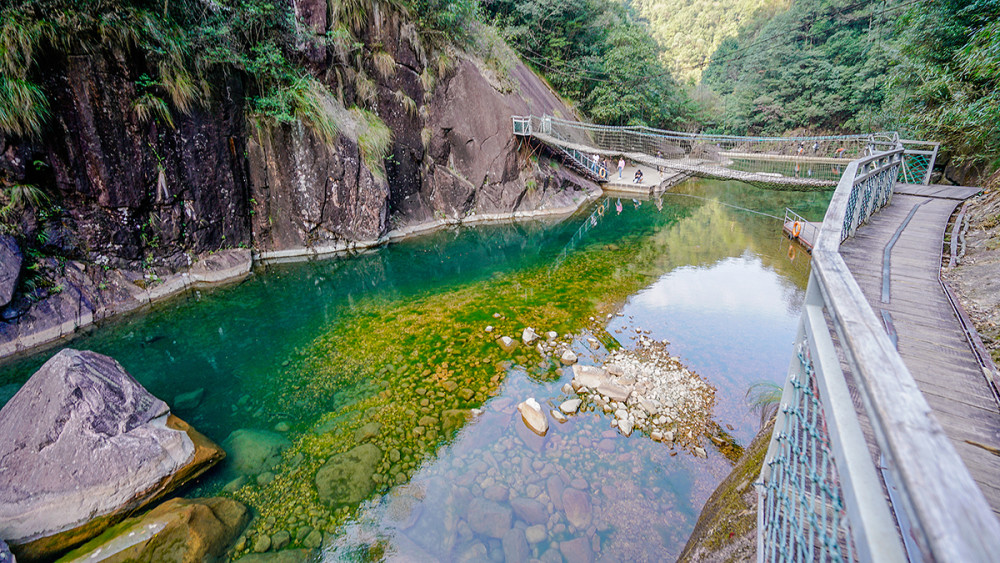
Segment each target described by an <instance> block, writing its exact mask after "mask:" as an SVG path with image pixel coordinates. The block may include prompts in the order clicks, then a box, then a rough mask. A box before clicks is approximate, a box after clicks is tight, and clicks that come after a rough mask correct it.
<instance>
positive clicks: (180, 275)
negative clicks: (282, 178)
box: [0, 189, 601, 362]
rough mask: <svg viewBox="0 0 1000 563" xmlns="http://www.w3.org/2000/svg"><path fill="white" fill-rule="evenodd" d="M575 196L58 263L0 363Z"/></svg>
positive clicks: (9, 337) (12, 331)
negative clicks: (153, 254) (387, 224)
mask: <svg viewBox="0 0 1000 563" xmlns="http://www.w3.org/2000/svg"><path fill="white" fill-rule="evenodd" d="M580 194H581V195H579V196H576V197H573V198H572V200H571V201H568V202H567V201H559V202H557V203H564V205H556V206H554V207H550V208H545V207H543V208H540V209H537V210H532V211H513V212H509V213H489V214H473V215H469V216H466V217H462V218H452V219H438V220H434V221H427V222H422V223H417V224H414V225H408V226H405V227H400V228H397V229H394V230H391V231H389V232H388V233H387V234H385V235H384V236H382V237H380V238H378V239H372V240H361V241H353V242H348V243H338V244H334V245H326V246H314V247H298V248H290V249H285V250H277V251H264V252H255V251H251V250H249V249H228V250H220V251H217V252H211V253H205V254H203V255H200V256H197V257H194V258H192V259H191V266H190V267H189V268H187V269H186V270H183V271H179V272H176V273H172V274H161V275H157V274H155V273H154V274H148V273H144V272H135V271H124V270H116V269H104V268H103V267H99V266H96V265H93V264H86V263H84V262H79V261H69V262H67V263H66V264H65V267H64V270H63V271H64V275H63V277H62V279H59V280H55V282H54V283H55V285H56V286H57V287H61V291H59V292H57V293H55V294H53V295H51V296H50V297H48V298H47V299H45V300H43V301H40V302H38V303H36V304H34V305H33V306H32V307H31V309H30V310H29V311H28V312H27V313H26V314H25V315H24V317H23V318H22V319H18V322H17V323H16V324H6V323H4V324H0V362H3V361H7V360H13V359H16V358H19V357H23V356H26V355H29V354H33V353H36V352H39V351H42V350H45V349H47V348H51V347H53V346H58V345H60V344H63V343H65V342H67V341H68V340H70V339H72V338H73V337H74V336H75V335H76V334H77V333H79V332H80V331H81V330H83V329H86V328H88V327H91V326H93V325H100V324H101V323H102V322H105V321H109V320H112V319H117V318H119V317H122V316H125V315H127V314H133V313H139V312H142V311H144V310H146V309H148V308H149V307H151V306H152V305H154V304H157V303H160V302H164V301H168V300H171V299H174V298H176V297H179V296H181V295H184V294H186V293H188V292H190V291H194V290H197V289H200V288H205V287H216V286H224V285H227V284H233V283H239V282H241V281H243V280H244V279H246V277H247V276H249V275H251V273H252V271H253V269H254V267H256V266H260V265H267V264H272V263H286V262H302V261H309V260H322V259H328V258H333V257H336V256H342V255H345V254H352V253H356V252H361V251H365V250H370V249H373V248H377V247H380V246H384V245H386V244H391V243H394V242H400V241H403V240H407V239H409V238H412V237H417V236H420V235H425V234H428V233H432V232H434V231H437V230H440V229H444V228H448V227H458V226H463V225H475V224H485V223H503V222H518V221H532V220H538V219H547V218H557V219H558V218H565V217H568V216H570V215H572V214H573V213H576V212H577V211H578V210H579V209H581V208H582V207H584V206H586V205H587V204H589V203H590V202H592V201H594V200H596V199H597V198H599V197H600V196H601V192H600V191H599V189H598V190H581V192H580ZM564 199H565V198H564Z"/></svg>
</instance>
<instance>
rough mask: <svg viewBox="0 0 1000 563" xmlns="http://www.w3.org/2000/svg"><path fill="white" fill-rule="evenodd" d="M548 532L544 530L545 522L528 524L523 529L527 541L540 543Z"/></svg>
mask: <svg viewBox="0 0 1000 563" xmlns="http://www.w3.org/2000/svg"><path fill="white" fill-rule="evenodd" d="M547 535H548V534H547V533H546V531H545V524H536V525H534V526H528V528H527V529H525V530H524V537H525V539H527V540H528V543H540V542H541V541H542V540H544V539H545V538H546V536H547Z"/></svg>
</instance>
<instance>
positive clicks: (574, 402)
mask: <svg viewBox="0 0 1000 563" xmlns="http://www.w3.org/2000/svg"><path fill="white" fill-rule="evenodd" d="M582 402H583V401H581V400H580V399H569V400H567V401H563V402H562V404H561V405H559V410H561V411H562V412H564V413H566V414H576V411H577V410H579V409H580V403H582Z"/></svg>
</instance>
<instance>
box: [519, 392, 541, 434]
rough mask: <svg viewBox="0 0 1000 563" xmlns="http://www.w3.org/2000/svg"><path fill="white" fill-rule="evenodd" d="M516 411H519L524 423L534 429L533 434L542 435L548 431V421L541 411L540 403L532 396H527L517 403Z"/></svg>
mask: <svg viewBox="0 0 1000 563" xmlns="http://www.w3.org/2000/svg"><path fill="white" fill-rule="evenodd" d="M517 411H518V412H519V413H521V420H523V421H524V424H525V425H526V426H527V427H528V428H530V429H531V430H532V431H534V432H535V434H538V435H539V436H544V435H545V433H546V432H548V431H549V421H548V419H547V418H545V413H543V412H542V407H541V405H539V404H538V401H536V400H535V398H534V397H529V398H528V399H527V400H525V401H523V402H521V403H519V404H518V405H517Z"/></svg>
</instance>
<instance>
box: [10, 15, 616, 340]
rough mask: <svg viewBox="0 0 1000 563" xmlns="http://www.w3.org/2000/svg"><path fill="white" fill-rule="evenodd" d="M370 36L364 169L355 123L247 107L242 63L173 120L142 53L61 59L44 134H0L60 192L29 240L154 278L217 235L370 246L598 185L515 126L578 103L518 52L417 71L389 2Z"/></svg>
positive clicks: (286, 246)
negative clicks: (386, 133)
mask: <svg viewBox="0 0 1000 563" xmlns="http://www.w3.org/2000/svg"><path fill="white" fill-rule="evenodd" d="M296 10H297V12H298V15H299V17H300V19H301V21H303V22H305V23H306V24H308V25H311V26H313V28H314V30H315V31H316V32H317V33H318V34H320V33H325V32H326V25H327V22H326V18H327V16H326V14H327V9H326V0H302V1H300V2H297V3H296ZM362 35H363V38H364V42H365V43H366V44H367V45H379V48H380V49H383V50H385V51H386V52H388V54H389V55H391V58H392V61H393V68H391V69H385V68H383V69H376V68H375V64H374V61H372V60H369V61H366V62H364V63H363V64H364V65H367V66H370V67H371V68H370V69H367V70H368V74H369V75H370V76H372V77H376V80H375V84H376V89H377V93H376V95H375V101H374V102H371V101H369V102H368V107H369V108H370V109H372V110H373V112H374V113H375V114H377V115H378V116H379V117H380V118H381V119H382V121H384V122H385V124H386V125H387V126H388V127H389V128H390V129H391V131H392V145H391V148H390V150H389V151H388V155H387V157H386V159H385V161H384V162H383V163H382V166H380V167H378V168H382V167H384V171H383V170H380V169H379V170H372V169H371V168H370V167H369V166H368V165H366V163H365V159H364V158H362V149H361V148H360V146H359V143H358V141H357V136H356V135H352V134H351V132H350V131H344V132H343V134H341V135H340V136H339V137H338V139H337V140H336V142H334V143H332V144H329V143H324V142H323V141H321V140H320V138H319V137H318V136H317V135H316V134H315V133H314V132H313V131H312V130H311V129H310V128H309V127H308V126H306V125H303V124H301V123H295V124H280V125H279V124H269V123H261V122H255V121H252V120H250V119H248V118H247V116H246V111H245V94H244V84H243V82H242V81H241V78H240V76H239V75H237V74H235V73H231V74H228V75H223V74H221V73H220V74H219V75H218V76H214V77H212V80H211V82H212V84H213V88H212V95H211V97H210V98H209V99H208V100H207V101H206V102H205V103H204V104H203V105H201V106H196V107H194V108H193V109H192V110H191V111H190V112H189V113H186V114H185V113H181V112H179V111H173V123H174V127H170V126H168V125H166V124H165V123H164V122H163V121H162V120H155V119H153V120H143V119H140V117H139V115H138V113H137V112H136V111H135V109H134V108H133V101H134V100H135V99H136V98H137V97H138V95H139V94H140V93H139V92H138V91H137V89H138V87H137V86H136V84H137V83H138V81H139V80H140V77H141V76H142V75H143V74H147V73H148V74H154V73H155V69H149V68H146V63H145V61H143V60H141V59H136V58H135V57H132V56H129V55H127V54H122V53H120V52H111V51H109V52H100V53H88V54H80V55H75V56H70V57H63V58H61V59H53V60H52V62H51V69H50V72H48V73H47V78H46V80H47V81H48V82H47V84H46V91H47V92H50V93H51V95H52V97H53V99H52V104H51V107H52V110H53V115H52V116H51V118H50V119H49V125H48V131H47V132H46V134H45V135H43V136H42V138H41V139H38V140H27V139H12V138H6V139H4V138H3V137H2V135H0V178H2V179H5V181H6V182H7V183H26V184H34V185H37V186H40V187H42V188H44V189H45V190H47V191H48V192H49V193H50V195H51V196H52V199H53V201H54V202H55V203H56V206H55V209H54V210H52V211H50V212H47V213H45V214H38V213H33V212H25V213H23V214H22V216H21V217H20V219H19V221H18V222H17V225H16V227H15V229H14V230H15V233H14V234H15V236H16V238H17V239H18V242H19V243H20V245H21V246H22V247H24V248H26V249H29V250H31V251H32V252H31V254H34V255H37V254H39V253H41V254H42V255H50V256H58V257H60V260H59V261H57V262H58V263H60V264H65V263H66V262H65V261H64V260H62V259H69V260H70V262H69V265H70V266H71V267H72V269H74V270H82V271H88V270H93V269H95V268H96V269H105V270H107V269H108V268H111V269H118V270H122V271H126V272H130V273H129V274H128V275H127V276H126V277H129V278H133V279H137V280H138V281H139V282H140V283H148V282H149V280H150V278H152V280H153V281H154V283H155V280H156V279H160V278H163V277H165V276H167V275H170V274H171V273H174V272H177V271H179V270H183V269H185V268H187V267H189V266H190V265H191V264H192V262H194V261H195V260H197V257H198V255H199V254H202V253H206V252H211V251H216V250H218V249H222V248H235V247H247V248H252V249H255V250H257V251H260V252H272V251H288V250H302V249H308V248H310V247H317V246H321V247H330V246H335V245H338V244H339V245H343V244H350V243H352V242H357V241H367V242H373V241H377V240H379V239H381V238H384V237H385V235H386V234H387V233H389V232H390V231H391V230H393V229H404V230H405V229H407V228H412V227H413V226H414V225H418V224H423V223H428V222H430V221H434V220H441V219H450V220H460V219H462V218H464V217H467V216H470V215H475V214H478V215H483V214H495V213H501V214H502V213H512V212H517V211H533V210H538V209H544V208H565V207H569V206H575V205H578V204H579V203H580V202H582V201H584V200H585V199H586V197H587V196H590V195H592V194H593V193H594V192H596V190H597V187H596V185H594V184H592V183H590V182H589V181H587V180H584V179H582V178H579V177H577V176H576V175H574V174H573V173H572V172H570V171H569V170H567V169H565V168H563V167H559V166H548V165H547V161H546V158H545V157H544V156H542V158H541V162H540V163H539V162H538V160H536V159H531V160H529V159H528V156H530V154H531V151H530V149H529V148H528V147H527V146H525V145H523V143H521V142H520V141H519V140H518V139H517V138H516V137H514V136H513V134H512V131H511V121H510V117H511V115H517V114H527V113H535V114H540V113H550V114H556V115H563V116H569V115H572V112H571V111H570V110H569V109H568V108H566V107H564V106H563V104H562V103H561V102H560V101H559V99H558V98H557V97H556V96H554V95H553V93H552V92H551V91H550V90H549V88H547V87H546V86H545V85H544V83H543V82H542V81H541V80H540V79H539V78H538V77H537V76H536V75H534V74H533V73H532V72H531V71H530V70H528V69H527V68H525V67H524V66H523V65H521V64H519V63H516V64H514V63H512V64H513V66H512V67H511V69H510V70H507V71H504V72H495V71H490V70H483V69H486V68H488V65H485V64H484V63H482V61H479V60H478V59H477V58H476V57H474V56H470V55H466V54H462V53H458V52H455V51H450V60H451V61H452V62H451V64H450V65H442V66H441V68H439V67H438V66H434V72H435V74H436V76H437V78H436V79H435V80H434V81H432V83H430V84H429V83H428V81H426V80H422V79H421V78H422V75H426V74H427V73H426V72H425V71H426V70H427V69H428V66H429V65H430V64H431V63H430V62H429V61H428V56H427V54H426V53H425V51H424V49H423V47H422V46H421V45H420V39H419V37H418V34H417V33H416V32H415V30H414V27H413V25H412V24H411V23H408V22H406V21H404V20H402V19H401V18H400V17H399V16H398V15H392V14H388V15H387V14H377V13H376V14H373V15H372V16H371V18H370V21H369V23H368V26H367V28H366V29H365V30H364V32H363V34H362ZM301 51H302V53H303V56H304V57H305V59H306V60H307V61H308V65H309V67H310V68H311V70H312V71H313V72H314V74H315V75H316V76H317V77H319V78H320V79H322V80H325V81H326V82H327V83H328V84H329V85H330V86H331V89H332V90H334V91H338V93H339V95H340V96H341V97H342V99H341V100H340V102H341V104H342V105H344V106H350V105H354V104H359V105H361V104H363V103H364V102H363V101H362V100H360V98H359V95H358V93H357V92H354V91H352V88H350V81H349V80H345V79H343V77H342V76H340V75H338V74H337V73H339V72H342V69H339V68H338V66H337V64H336V63H337V60H338V59H337V56H338V55H337V53H336V52H335V49H334V47H326V46H322V45H318V44H310V43H308V42H307V43H305V44H303V45H302V46H301ZM512 61H513V59H511V62H512ZM435 65H437V63H435ZM445 66H447V68H444V67H445ZM338 76H340V77H339V78H338ZM343 111H344V112H345V113H349V112H347V111H346V110H343ZM42 262H43V263H52V262H51V261H44V260H43V261H42ZM26 265H28V264H27V262H26ZM58 269H59V268H58V267H57V268H54V269H52V270H50V271H49V272H48V276H49V277H50V278H51V279H52V280H53V281H52V283H51V284H50V287H58V288H60V289H62V290H63V291H64V292H65V291H66V290H69V292H70V293H74V294H75V293H80V294H82V293H85V292H79V291H75V290H74V288H73V285H74V283H75V282H73V281H72V280H68V279H67V280H64V279H62V277H61V276H62V274H61V273H60V272H59V271H57V270H58ZM24 277H25V276H22V281H23V278H24ZM43 285H44V284H43ZM91 285H94V286H97V285H102V284H100V283H99V281H98V282H95V283H93V284H91ZM22 286H24V284H23V283H22ZM28 291H29V288H28V287H22V289H21V293H22V294H24V293H26V292H28ZM30 292H32V293H33V295H31V298H32V299H31V301H36V300H44V299H45V298H46V296H47V295H48V293H47V292H46V290H45V289H44V287H43V288H42V289H37V288H30ZM85 300H86V299H83V297H81V300H80V309H81V310H82V309H84V308H86V307H85V306H89V305H88V304H87V303H83V301H85ZM97 300H98V301H100V300H101V299H97ZM30 308H31V307H29V303H28V302H27V301H25V299H23V298H22V299H20V300H18V299H17V298H16V297H15V299H14V301H13V302H12V303H11V305H9V306H7V307H6V308H4V310H3V311H0V313H2V314H0V319H2V320H0V344H2V341H3V340H4V339H6V340H10V339H11V338H14V337H13V336H11V335H12V334H17V332H18V331H17V330H15V329H13V328H12V327H13V326H14V325H17V324H18V322H19V321H18V319H20V318H22V317H23V316H24V315H25V314H26V312H27V311H28V310H29V309H30ZM4 324H6V325H8V326H6V327H5V326H4ZM22 332H23V331H22Z"/></svg>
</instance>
